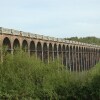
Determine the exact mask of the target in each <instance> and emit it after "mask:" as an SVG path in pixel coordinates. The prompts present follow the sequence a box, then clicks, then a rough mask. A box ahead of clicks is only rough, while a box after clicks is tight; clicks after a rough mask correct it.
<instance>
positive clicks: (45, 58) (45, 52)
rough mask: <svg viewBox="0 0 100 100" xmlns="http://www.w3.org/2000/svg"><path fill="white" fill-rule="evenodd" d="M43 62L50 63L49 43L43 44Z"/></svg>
mask: <svg viewBox="0 0 100 100" xmlns="http://www.w3.org/2000/svg"><path fill="white" fill-rule="evenodd" d="M43 61H44V62H48V46H47V43H46V42H44V43H43Z"/></svg>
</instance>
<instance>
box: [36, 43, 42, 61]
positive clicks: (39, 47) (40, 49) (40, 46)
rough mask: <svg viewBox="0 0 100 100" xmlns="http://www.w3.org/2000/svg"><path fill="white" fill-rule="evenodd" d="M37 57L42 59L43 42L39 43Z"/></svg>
mask: <svg viewBox="0 0 100 100" xmlns="http://www.w3.org/2000/svg"><path fill="white" fill-rule="evenodd" d="M37 57H38V58H40V59H41V60H42V44H41V42H38V43H37Z"/></svg>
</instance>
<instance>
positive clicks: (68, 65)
mask: <svg viewBox="0 0 100 100" xmlns="http://www.w3.org/2000/svg"><path fill="white" fill-rule="evenodd" d="M66 52H67V53H66V54H67V55H66V56H67V57H66V63H67V68H68V69H70V60H69V46H68V45H67V46H66Z"/></svg>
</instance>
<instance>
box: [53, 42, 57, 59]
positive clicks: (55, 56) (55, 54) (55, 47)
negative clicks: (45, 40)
mask: <svg viewBox="0 0 100 100" xmlns="http://www.w3.org/2000/svg"><path fill="white" fill-rule="evenodd" d="M53 51H54V59H57V44H56V43H55V44H54V50H53Z"/></svg>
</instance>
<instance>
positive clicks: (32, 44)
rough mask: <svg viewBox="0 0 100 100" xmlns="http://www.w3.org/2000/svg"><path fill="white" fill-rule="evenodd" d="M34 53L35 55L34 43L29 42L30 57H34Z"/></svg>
mask: <svg viewBox="0 0 100 100" xmlns="http://www.w3.org/2000/svg"><path fill="white" fill-rule="evenodd" d="M35 53H36V51H35V42H34V41H31V42H30V56H31V55H34V54H35Z"/></svg>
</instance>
